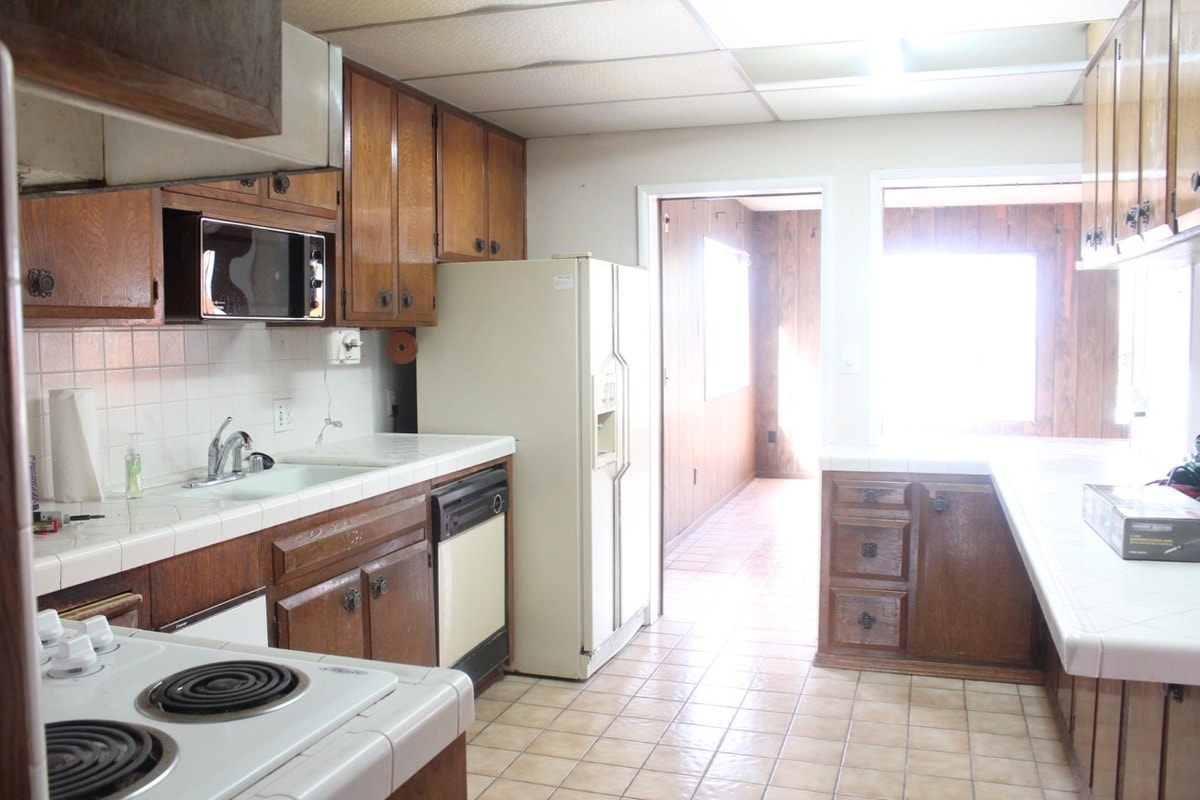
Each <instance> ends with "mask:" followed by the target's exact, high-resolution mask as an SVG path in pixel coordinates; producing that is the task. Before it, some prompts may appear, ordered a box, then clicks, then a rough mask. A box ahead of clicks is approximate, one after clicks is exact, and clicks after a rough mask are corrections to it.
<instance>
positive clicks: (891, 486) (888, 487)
mask: <svg viewBox="0 0 1200 800" xmlns="http://www.w3.org/2000/svg"><path fill="white" fill-rule="evenodd" d="M911 487H912V484H911V483H909V482H908V481H879V480H860V479H857V478H845V477H837V478H834V479H833V502H834V504H835V505H839V506H867V507H869V508H887V509H896V510H900V509H904V510H907V509H908V498H909V493H910V490H911Z"/></svg>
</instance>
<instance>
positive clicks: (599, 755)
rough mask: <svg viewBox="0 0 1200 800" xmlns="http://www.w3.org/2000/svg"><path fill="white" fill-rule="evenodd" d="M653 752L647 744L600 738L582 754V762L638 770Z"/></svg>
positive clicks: (652, 748)
mask: <svg viewBox="0 0 1200 800" xmlns="http://www.w3.org/2000/svg"><path fill="white" fill-rule="evenodd" d="M653 751H654V745H653V744H650V743H649V742H631V741H627V740H624V739H610V738H608V737H606V736H602V737H600V738H599V739H597V740H596V743H595V744H594V745H592V748H591V749H590V750H588V751H587V753H585V754H584V756H583V760H584V761H592V762H595V763H597V764H612V765H614V766H618V767H633V768H634V769H640V768H641V766H642V764H645V763H646V759H647V758H649V757H650V753H652V752H653Z"/></svg>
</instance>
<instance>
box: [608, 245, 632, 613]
mask: <svg viewBox="0 0 1200 800" xmlns="http://www.w3.org/2000/svg"><path fill="white" fill-rule="evenodd" d="M619 274H620V270H619V269H618V268H614V269H613V273H612V298H613V299H612V304H613V306H612V319H613V329H612V330H613V342H612V349H613V358H615V359H616V361H617V364H618V366H619V367H620V374H619V378H618V380H619V381H620V382H621V387H620V400H619V402H618V405H617V414H616V416H617V445H616V446H617V450H618V452H617V472H616V474H615V475H614V476H613V606H612V612H613V630H620V629H621V625H623V624H624V622H625V620H623V619H621V616H622V611H621V583H622V580H621V563H622V560H623V559H622V553H621V539H622V538H623V537H622V531H621V480H622V478H624V477H625V473H627V472H628V471H629V467H630V465H631V464H632V462H631V461H630V460H629V450H630V447H629V418H628V415H629V374H630V369H629V362H628V361H626V360H625V356H624V355H622V354H621V325H620V319H621V316H620V307H619V303H620V301H619V299H618V298H619V297H620V293H619V288H620V287H619V284H618V276H619Z"/></svg>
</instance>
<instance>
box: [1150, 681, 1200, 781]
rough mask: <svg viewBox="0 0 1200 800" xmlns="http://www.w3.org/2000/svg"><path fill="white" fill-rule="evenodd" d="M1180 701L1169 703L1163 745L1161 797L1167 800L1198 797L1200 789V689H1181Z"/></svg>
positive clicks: (1173, 700) (1172, 700)
mask: <svg viewBox="0 0 1200 800" xmlns="http://www.w3.org/2000/svg"><path fill="white" fill-rule="evenodd" d="M1179 691H1180V695H1179V699H1178V700H1176V699H1174V698H1172V699H1170V700H1168V702H1167V711H1166V714H1167V724H1166V728H1165V734H1164V738H1165V740H1166V741H1165V742H1164V744H1163V762H1162V763H1163V776H1162V794H1161V795H1159V796H1160V797H1162V798H1164V800H1185V798H1190V797H1195V796H1196V787H1197V786H1200V759H1198V758H1196V742H1200V687H1197V686H1182V687H1179Z"/></svg>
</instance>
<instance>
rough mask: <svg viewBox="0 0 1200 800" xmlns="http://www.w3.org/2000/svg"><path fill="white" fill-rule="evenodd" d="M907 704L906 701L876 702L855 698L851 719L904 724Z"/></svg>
mask: <svg viewBox="0 0 1200 800" xmlns="http://www.w3.org/2000/svg"><path fill="white" fill-rule="evenodd" d="M909 708H910V707H909V705H908V704H907V703H876V702H872V701H864V700H855V701H854V709H853V710H852V711H851V712H850V718H851V720H854V721H857V720H865V721H867V722H887V723H891V724H892V725H904V724H906V723H907V722H908V717H909Z"/></svg>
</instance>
